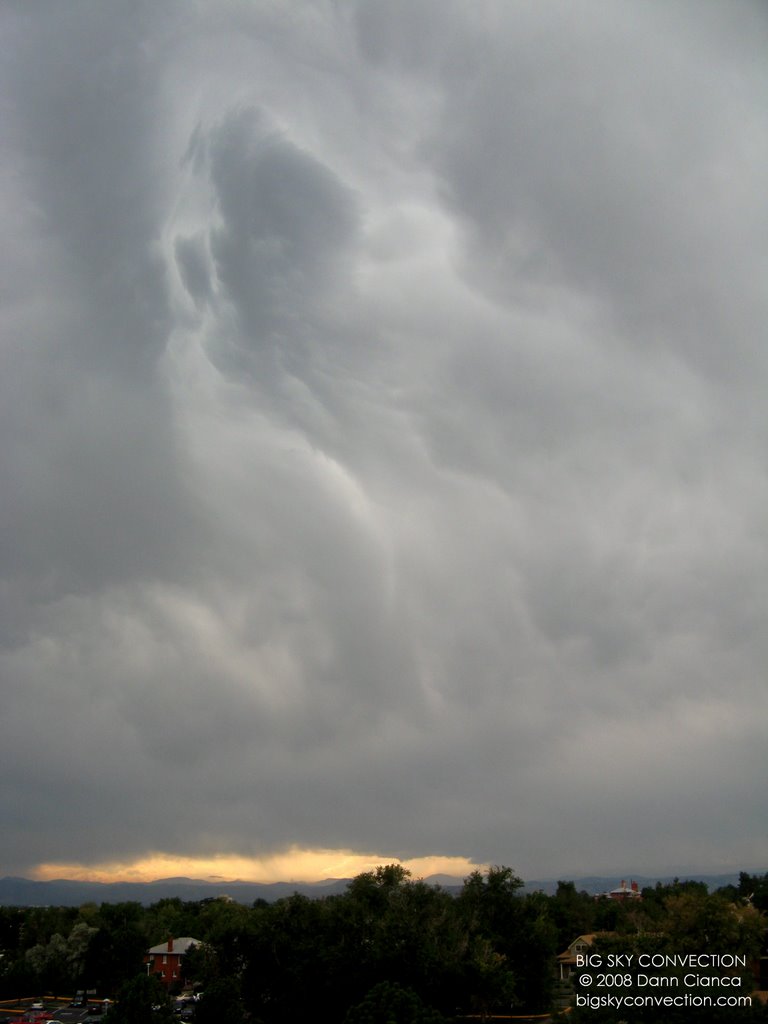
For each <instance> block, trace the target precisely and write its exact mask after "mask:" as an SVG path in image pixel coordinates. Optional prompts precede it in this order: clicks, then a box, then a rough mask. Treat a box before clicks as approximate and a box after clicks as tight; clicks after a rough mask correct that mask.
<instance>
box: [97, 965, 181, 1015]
mask: <svg viewBox="0 0 768 1024" xmlns="http://www.w3.org/2000/svg"><path fill="white" fill-rule="evenodd" d="M173 1020H174V1018H173V1011H172V1010H171V1002H170V999H169V998H168V993H167V992H166V990H165V988H164V987H163V985H162V984H161V982H159V981H158V980H157V978H151V977H149V976H148V975H146V974H139V975H138V976H137V977H135V978H132V979H131V980H130V981H126V982H125V984H124V985H122V986H121V988H120V990H119V992H118V995H117V1002H116V1003H115V1004H114V1006H113V1007H112V1008H111V1009H110V1010H109V1012H108V1013H107V1014H106V1016H105V1017H104V1022H103V1024H173Z"/></svg>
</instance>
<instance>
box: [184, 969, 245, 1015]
mask: <svg viewBox="0 0 768 1024" xmlns="http://www.w3.org/2000/svg"><path fill="white" fill-rule="evenodd" d="M243 1016H244V1007H243V1001H242V999H241V998H240V986H239V985H238V983H237V981H236V980H234V979H229V980H223V979H220V980H218V981H212V982H211V983H210V985H208V987H207V988H206V990H205V992H204V993H203V994H202V996H201V997H200V1001H199V1002H198V1003H197V1005H196V1006H195V1024H242V1022H243Z"/></svg>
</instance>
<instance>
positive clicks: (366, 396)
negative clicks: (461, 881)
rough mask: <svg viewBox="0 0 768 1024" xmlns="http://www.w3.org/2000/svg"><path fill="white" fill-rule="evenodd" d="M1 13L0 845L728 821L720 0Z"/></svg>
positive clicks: (731, 84) (738, 596) (610, 863)
mask: <svg viewBox="0 0 768 1024" xmlns="http://www.w3.org/2000/svg"><path fill="white" fill-rule="evenodd" d="M1 38H2V43H0V50H1V51H2V61H1V62H0V68H1V69H2V70H0V90H1V93H2V96H3V100H2V104H1V105H0V116H1V117H2V124H1V125H0V131H1V132H2V138H3V140H4V141H3V156H4V160H3V162H2V172H1V175H0V190H1V193H0V194H1V195H2V217H3V220H2V231H3V239H4V244H3V246H2V272H1V273H0V281H1V282H2V283H1V285H0V287H1V288H2V304H1V306H0V309H1V312H0V334H1V337H2V357H3V364H2V370H1V372H0V438H1V441H0V473H1V477H0V502H1V505H2V511H1V516H0V523H1V527H0V529H1V533H0V537H1V543H2V563H1V564H0V601H1V607H0V686H1V691H0V692H1V697H0V699H1V700H2V714H1V715H0V751H2V756H1V759H2V765H3V768H2V772H1V773H0V821H1V822H2V830H1V831H0V851H1V856H0V873H2V874H14V873H15V874H28V875H29V874H33V873H35V872H37V873H38V874H39V875H43V874H45V873H46V872H47V873H48V874H51V873H54V874H56V873H58V874H61V873H69V874H73V873H75V872H77V871H80V872H81V873H85V874H88V873H91V874H92V875H93V874H95V873H97V872H99V871H101V872H106V873H107V874H109V872H110V871H111V872H113V873H120V872H122V874H123V875H126V874H130V871H131V870H133V871H134V872H138V871H139V870H140V867H141V865H145V866H146V865H147V864H154V865H155V868H156V869H157V870H160V871H161V873H164V874H175V873H186V874H200V873H201V872H202V873H205V872H206V871H207V870H209V869H210V870H211V871H214V870H218V873H220V874H227V873H230V874H231V873H232V872H234V871H236V873H237V874H239V875H240V876H242V877H248V876H249V875H250V876H251V877H254V876H259V874H261V875H262V876H263V875H265V873H266V867H265V865H266V864H268V863H272V864H273V865H274V864H275V863H279V871H278V873H282V874H283V875H284V876H287V875H289V874H292V875H293V876H294V877H298V876H299V875H300V874H302V873H304V874H314V875H323V874H350V873H354V872H353V871H352V870H351V867H354V866H355V865H356V864H357V863H358V861H356V860H355V859H354V858H355V856H359V857H360V858H361V859H360V861H359V863H361V864H362V863H364V862H367V861H372V862H374V863H375V862H376V861H377V860H378V859H379V858H381V859H386V860H393V859H395V858H401V859H403V860H405V861H408V862H410V861H414V863H416V865H417V866H419V865H421V866H424V865H433V864H437V863H438V861H437V860H435V859H434V858H454V860H452V861H449V860H444V861H441V862H440V863H442V864H444V865H451V864H452V865H453V866H454V867H456V868H457V870H456V872H455V873H459V874H461V872H462V870H464V868H465V867H466V868H467V870H468V869H469V868H470V867H471V865H472V864H473V863H474V864H485V863H489V862H490V863H503V864H508V865H510V866H512V867H514V868H515V869H516V870H517V871H518V872H519V873H521V874H522V875H523V876H525V877H529V878H530V877H545V876H552V875H554V876H559V877H576V876H578V875H579V874H588V873H595V872H615V873H617V874H625V873H626V874H627V875H628V874H630V873H631V872H636V873H645V874H647V873H651V872H656V871H659V872H663V871H667V870H686V869H692V868H699V869H708V870H711V871H716V870H729V869H739V868H745V869H749V870H755V869H761V868H762V870H768V839H767V835H768V829H767V825H768V787H766V775H767V774H768V738H767V737H768V730H767V729H766V722H767V721H768V686H766V667H767V666H768V629H766V613H767V612H768V463H767V457H768V415H767V412H768V399H767V397H766V387H767V385H768V334H767V332H766V324H768V287H767V285H766V282H767V281H768V203H767V202H766V182H767V181H768V124H767V122H768V62H766V59H765V57H766V53H768V9H766V6H765V4H764V3H762V2H760V0H755V2H754V3H751V2H747V0H732V2H729V3H723V2H720V0H718V2H707V0H690V2H685V0H679V2H675V0H670V2H662V0H659V2H655V0H636V2H632V0H615V2H612V3H606V2H604V0H594V2H593V0H578V2H576V3H574V2H573V0H550V2H547V3H541V2H540V0H512V2H510V0H498V2H496V0H482V2H476V3H466V2H464V0H455V2H452V0H359V2H355V0H290V2H278V0H252V2H246V0H208V2H202V0H200V2H188V0H185V2H182V0H178V2H175V0H166V2H163V3H158V2H157V0H147V2H139V0H134V2H131V3H124V2H118V0H114V2H105V0H66V2H60V0H47V2H46V0H5V3H4V4H3V10H2V33H1ZM313 851H321V852H320V853H317V852H314V853H313ZM302 857H304V858H305V860H303V861H302V860H301V858H302ZM312 857H314V860H313V861H312V866H311V868H310V867H309V866H308V865H309V863H310V860H311V858H312ZM151 858H154V860H152V859H151ZM217 858H218V859H217ZM281 858H282V859H281ZM291 858H293V860H291ZM306 858H309V859H306ZM418 858H421V860H415V859H418ZM158 865H159V867H158ZM177 869H178V870H177ZM425 873H426V872H425Z"/></svg>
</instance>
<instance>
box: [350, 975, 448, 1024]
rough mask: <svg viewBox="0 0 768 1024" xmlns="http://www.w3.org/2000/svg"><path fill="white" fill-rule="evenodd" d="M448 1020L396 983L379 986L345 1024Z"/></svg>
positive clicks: (438, 1022) (432, 1023)
mask: <svg viewBox="0 0 768 1024" xmlns="http://www.w3.org/2000/svg"><path fill="white" fill-rule="evenodd" d="M443 1021H444V1018H443V1017H442V1016H441V1015H440V1014H439V1013H438V1012H437V1010H434V1009H432V1008H431V1007H428V1006H425V1005H424V1003H423V1002H422V1000H421V999H419V997H418V995H417V994H416V993H415V992H413V991H411V990H410V989H407V988H403V987H402V986H401V985H398V984H397V983H396V982H391V981H383V982H380V983H379V984H378V985H375V986H374V987H373V988H372V989H371V991H370V992H369V993H368V994H367V995H366V997H365V999H363V1001H362V1002H361V1003H359V1004H358V1005H357V1006H353V1007H352V1008H351V1009H350V1010H349V1011H348V1012H347V1015H346V1017H345V1018H344V1024H442V1022H443Z"/></svg>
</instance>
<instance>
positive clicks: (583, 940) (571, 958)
mask: <svg viewBox="0 0 768 1024" xmlns="http://www.w3.org/2000/svg"><path fill="white" fill-rule="evenodd" d="M596 938H597V936H596V935H594V934H593V935H579V937H578V938H577V939H574V940H573V942H572V943H571V944H570V945H569V946H568V948H567V949H566V950H565V951H564V952H563V953H561V954H560V956H558V958H557V967H558V981H568V979H569V978H570V976H571V975H572V974H573V973H574V971H575V970H576V956H577V954H579V953H586V952H588V950H589V947H590V946H591V945H592V943H593V942H594V941H595V939H596Z"/></svg>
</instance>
